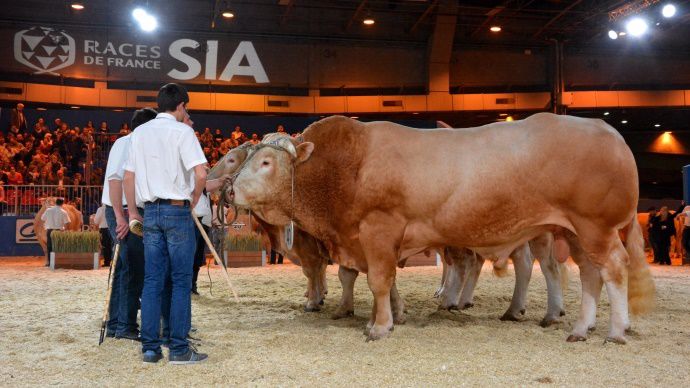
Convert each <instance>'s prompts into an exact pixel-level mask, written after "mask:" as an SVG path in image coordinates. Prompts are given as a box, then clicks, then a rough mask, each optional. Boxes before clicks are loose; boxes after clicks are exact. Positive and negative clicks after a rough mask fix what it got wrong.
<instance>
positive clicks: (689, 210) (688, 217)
mask: <svg viewBox="0 0 690 388" xmlns="http://www.w3.org/2000/svg"><path fill="white" fill-rule="evenodd" d="M682 213H683V215H684V216H685V226H686V227H689V228H690V206H686V207H684V208H683V212H682Z"/></svg>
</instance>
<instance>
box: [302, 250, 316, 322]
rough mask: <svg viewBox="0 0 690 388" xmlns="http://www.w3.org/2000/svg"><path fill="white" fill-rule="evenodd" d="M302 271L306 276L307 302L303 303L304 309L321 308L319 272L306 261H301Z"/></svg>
mask: <svg viewBox="0 0 690 388" xmlns="http://www.w3.org/2000/svg"><path fill="white" fill-rule="evenodd" d="M302 264H303V265H302V273H304V276H306V277H307V293H306V294H307V303H306V304H305V305H304V311H306V312H308V313H309V312H315V311H320V310H321V305H320V303H319V302H320V301H321V297H320V294H321V292H320V290H319V283H320V279H319V277H320V274H319V273H318V269H317V268H312V267H310V266H309V265H308V263H307V262H304V261H303V262H302Z"/></svg>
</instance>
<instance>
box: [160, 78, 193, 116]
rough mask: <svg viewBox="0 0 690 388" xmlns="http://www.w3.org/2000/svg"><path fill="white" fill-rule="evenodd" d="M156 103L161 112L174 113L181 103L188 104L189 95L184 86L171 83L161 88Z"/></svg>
mask: <svg viewBox="0 0 690 388" xmlns="http://www.w3.org/2000/svg"><path fill="white" fill-rule="evenodd" d="M156 102H157V103H158V111H159V112H172V111H174V110H175V109H177V106H178V105H180V103H181V102H184V103H185V104H186V103H188V102H189V95H188V94H187V90H186V89H185V88H184V87H183V86H182V85H178V84H174V83H170V84H166V85H163V87H162V88H160V90H159V91H158V97H157V98H156Z"/></svg>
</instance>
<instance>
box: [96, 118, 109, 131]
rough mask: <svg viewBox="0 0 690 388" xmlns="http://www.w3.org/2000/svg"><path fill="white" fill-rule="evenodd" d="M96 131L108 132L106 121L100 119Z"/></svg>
mask: <svg viewBox="0 0 690 388" xmlns="http://www.w3.org/2000/svg"><path fill="white" fill-rule="evenodd" d="M98 132H100V133H108V132H110V131H109V130H108V123H107V122H106V121H101V126H100V127H99V128H98Z"/></svg>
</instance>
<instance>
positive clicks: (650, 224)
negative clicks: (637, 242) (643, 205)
mask: <svg viewBox="0 0 690 388" xmlns="http://www.w3.org/2000/svg"><path fill="white" fill-rule="evenodd" d="M656 214H657V213H656V208H655V207H654V206H652V207H650V208H649V209H647V215H648V218H647V236H649V245H650V246H651V247H652V254H653V255H654V261H652V262H653V263H654V264H658V263H659V247H658V246H657V242H658V241H659V236H657V228H656V227H655V225H654V224H655V221H656Z"/></svg>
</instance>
